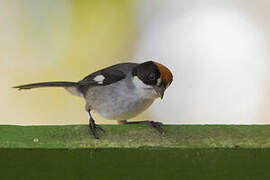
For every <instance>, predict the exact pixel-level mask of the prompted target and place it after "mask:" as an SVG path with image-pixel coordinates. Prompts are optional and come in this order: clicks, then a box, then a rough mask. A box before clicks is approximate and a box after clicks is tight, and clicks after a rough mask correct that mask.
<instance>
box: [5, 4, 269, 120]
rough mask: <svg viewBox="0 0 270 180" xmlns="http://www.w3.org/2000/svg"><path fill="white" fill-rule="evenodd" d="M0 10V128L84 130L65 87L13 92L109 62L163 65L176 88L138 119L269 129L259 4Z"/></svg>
mask: <svg viewBox="0 0 270 180" xmlns="http://www.w3.org/2000/svg"><path fill="white" fill-rule="evenodd" d="M0 3H1V6H0V38H1V41H0V81H1V88H0V99H1V101H0V113H1V118H0V124H21V125H35V124H87V123H88V119H87V114H86V113H85V111H84V100H83V99H80V98H78V97H75V96H70V95H69V93H68V92H66V91H65V90H64V89H61V88H41V89H36V90H30V91H16V90H15V89H12V88H11V87H12V86H14V85H18V84H24V83H31V82H41V81H57V80H63V81H65V80H66V81H78V80H80V79H82V78H83V77H84V76H86V75H88V74H90V73H91V72H94V71H96V70H98V69H101V68H103V67H106V66H110V65H113V64H115V63H121V62H129V61H133V62H144V61H147V60H154V61H158V62H161V63H162V64H164V65H166V66H167V67H169V68H170V69H171V70H172V72H173V74H174V82H173V84H172V85H171V87H170V88H169V89H168V90H167V92H166V94H165V98H164V100H162V101H161V100H157V101H156V102H155V103H154V105H153V106H151V107H150V108H149V110H147V111H146V112H145V113H144V114H142V115H141V116H139V117H137V118H136V119H151V120H156V121H161V122H164V123H170V124H210V123H212V124H255V123H256V124H265V123H269V122H270V102H269V100H270V71H269V69H270V53H269V50H270V21H269V18H270V11H269V7H270V2H269V1H267V0H258V1H253V0H219V1H215V0H169V1H162V0H148V1H138V0H111V1H105V0H90V1H86V0H58V1H53V0H43V1H35V0H23V1H22V0H12V1H5V0H0ZM161 110H162V112H161ZM95 118H96V121H97V123H106V124H111V123H115V122H114V121H109V120H104V119H102V118H101V117H100V116H98V115H95Z"/></svg>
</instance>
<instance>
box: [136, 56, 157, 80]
mask: <svg viewBox="0 0 270 180" xmlns="http://www.w3.org/2000/svg"><path fill="white" fill-rule="evenodd" d="M132 74H133V76H137V77H138V78H139V79H140V80H142V81H143V82H144V83H145V84H147V85H156V84H157V80H158V79H159V78H160V72H159V69H158V67H157V66H156V65H155V64H154V63H153V62H152V61H148V62H145V63H142V64H140V65H138V66H137V67H135V68H134V69H133V72H132Z"/></svg>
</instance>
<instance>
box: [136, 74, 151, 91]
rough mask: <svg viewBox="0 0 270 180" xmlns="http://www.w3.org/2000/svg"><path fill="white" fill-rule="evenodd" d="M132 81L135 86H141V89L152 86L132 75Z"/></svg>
mask: <svg viewBox="0 0 270 180" xmlns="http://www.w3.org/2000/svg"><path fill="white" fill-rule="evenodd" d="M133 83H134V85H135V86H136V87H137V88H142V89H153V87H152V86H150V85H147V84H144V83H143V82H142V81H141V80H140V79H139V78H138V77H137V76H134V78H133Z"/></svg>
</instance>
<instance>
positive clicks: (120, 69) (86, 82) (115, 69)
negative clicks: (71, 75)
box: [78, 63, 138, 93]
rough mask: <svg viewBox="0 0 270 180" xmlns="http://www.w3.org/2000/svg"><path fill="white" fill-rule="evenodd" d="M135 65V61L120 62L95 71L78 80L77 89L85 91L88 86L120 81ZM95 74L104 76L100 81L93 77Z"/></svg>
mask: <svg viewBox="0 0 270 180" xmlns="http://www.w3.org/2000/svg"><path fill="white" fill-rule="evenodd" d="M137 65H138V64H137V63H121V64H117V65H114V66H110V67H107V68H105V69H102V70H99V71H96V72H94V73H92V74H90V75H88V76H86V77H85V78H84V79H82V80H81V81H79V82H78V84H79V89H80V90H81V91H82V92H83V93H85V92H86V90H87V89H88V88H90V87H95V86H106V85H110V84H112V83H115V82H117V81H120V80H122V79H124V78H125V77H126V75H127V74H128V73H130V72H131V70H132V69H133V68H134V67H135V66H137ZM97 76H101V77H103V78H104V79H103V80H102V83H101V82H99V81H97V80H96V79H95V78H96V77H97Z"/></svg>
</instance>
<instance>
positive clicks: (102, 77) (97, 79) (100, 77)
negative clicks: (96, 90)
mask: <svg viewBox="0 0 270 180" xmlns="http://www.w3.org/2000/svg"><path fill="white" fill-rule="evenodd" d="M104 79H105V77H104V76H102V75H98V76H96V77H95V78H94V81H96V82H97V83H98V84H103V81H104Z"/></svg>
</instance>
